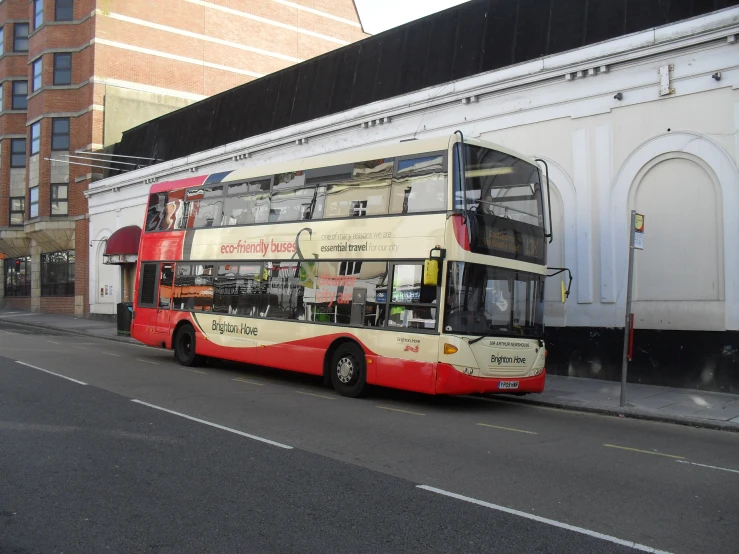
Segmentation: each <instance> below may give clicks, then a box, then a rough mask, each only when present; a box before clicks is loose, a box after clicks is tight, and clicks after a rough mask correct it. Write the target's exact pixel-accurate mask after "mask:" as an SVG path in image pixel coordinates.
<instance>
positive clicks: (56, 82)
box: [52, 52, 72, 87]
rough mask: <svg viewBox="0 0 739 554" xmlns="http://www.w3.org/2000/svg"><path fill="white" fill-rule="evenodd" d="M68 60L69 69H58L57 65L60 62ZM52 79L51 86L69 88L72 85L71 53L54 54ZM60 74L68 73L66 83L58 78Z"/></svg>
mask: <svg viewBox="0 0 739 554" xmlns="http://www.w3.org/2000/svg"><path fill="white" fill-rule="evenodd" d="M64 59H68V60H69V67H59V63H60V61H61V60H64ZM53 63H54V77H53V81H52V83H53V85H54V86H55V87H63V86H69V85H71V84H72V53H71V52H57V53H55V54H54V62H53ZM62 72H69V79H68V82H61V81H62V80H61V79H59V78H58V76H59V74H60V73H62Z"/></svg>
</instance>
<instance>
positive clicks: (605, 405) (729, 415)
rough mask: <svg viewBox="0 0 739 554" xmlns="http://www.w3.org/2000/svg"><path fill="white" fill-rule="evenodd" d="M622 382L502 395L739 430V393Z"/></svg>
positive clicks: (558, 382)
mask: <svg viewBox="0 0 739 554" xmlns="http://www.w3.org/2000/svg"><path fill="white" fill-rule="evenodd" d="M0 322H7V323H16V324H21V325H27V326H31V327H37V328H42V329H50V330H55V331H65V332H68V333H74V334H78V335H85V336H91V337H96V338H100V339H107V340H115V341H119V342H126V343H131V344H140V343H138V342H137V341H135V340H133V339H132V338H130V337H126V336H121V335H118V334H117V331H116V324H115V323H114V322H111V321H103V320H96V319H84V318H76V317H70V316H63V315H54V314H40V313H31V312H21V311H14V310H6V309H0ZM620 394H621V383H614V382H613V381H600V380H597V379H582V378H578V377H563V376H559V375H548V376H547V385H546V389H545V391H544V392H543V393H542V394H532V395H527V396H510V395H500V396H497V397H496V398H499V399H501V400H506V401H509V402H519V403H522V404H535V405H539V406H550V407H554V408H560V409H565V410H575V411H581V412H593V413H600V414H606V415H614V416H620V417H630V418H637V419H648V420H652V421H663V422H668V423H677V424H680V425H690V426H694V427H703V428H708V429H720V430H727V431H735V432H739V395H736V394H724V393H719V392H703V391H697V390H690V389H676V388H670V387H657V386H654V385H639V384H635V383H629V384H627V386H626V402H627V405H626V407H625V408H620V407H619V400H620Z"/></svg>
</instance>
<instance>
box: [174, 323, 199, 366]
mask: <svg viewBox="0 0 739 554" xmlns="http://www.w3.org/2000/svg"><path fill="white" fill-rule="evenodd" d="M174 357H175V358H176V359H177V361H178V362H179V363H180V365H184V366H186V367H192V366H194V365H197V364H198V362H199V360H200V356H198V355H197V354H195V329H193V328H192V325H183V326H182V327H181V328H180V330H179V331H177V335H175V338H174Z"/></svg>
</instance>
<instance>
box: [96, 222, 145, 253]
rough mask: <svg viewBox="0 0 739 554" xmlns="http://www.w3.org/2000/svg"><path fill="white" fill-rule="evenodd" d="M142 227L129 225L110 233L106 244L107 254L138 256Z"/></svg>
mask: <svg viewBox="0 0 739 554" xmlns="http://www.w3.org/2000/svg"><path fill="white" fill-rule="evenodd" d="M139 240H141V227H139V226H138V225H129V226H128V227H123V228H122V229H118V230H117V231H116V232H115V233H113V234H112V235H110V238H109V239H108V242H107V243H106V245H105V254H104V255H105V256H132V255H133V256H136V255H137V254H138V253H139Z"/></svg>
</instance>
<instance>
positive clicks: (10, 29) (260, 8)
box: [0, 0, 366, 315]
mask: <svg viewBox="0 0 739 554" xmlns="http://www.w3.org/2000/svg"><path fill="white" fill-rule="evenodd" d="M365 36H366V34H365V33H364V32H363V31H362V28H361V24H360V22H359V17H358V15H357V12H356V9H355V7H354V3H353V1H352V0H296V1H294V2H292V1H287V0H208V1H206V0H159V1H158V2H156V9H152V3H151V2H147V1H145V0H0V253H2V255H4V259H3V260H0V262H1V263H2V271H3V286H2V287H0V303H2V305H4V306H5V307H11V308H17V309H23V310H32V311H42V312H55V313H67V314H76V315H85V314H86V313H87V311H88V309H89V294H90V291H89V290H88V289H89V284H88V253H89V248H90V244H91V242H90V237H89V233H88V229H89V225H88V221H87V218H88V216H87V199H86V197H85V195H84V192H85V190H87V188H88V187H89V185H90V183H92V182H93V181H95V180H97V179H99V178H101V177H102V175H103V172H104V170H105V169H106V168H107V167H110V165H111V164H110V163H109V161H110V160H111V157H110V156H107V155H105V152H106V150H105V149H106V147H108V146H109V145H112V144H114V143H116V142H118V141H119V140H120V138H121V134H122V133H123V131H125V130H126V129H129V128H130V127H133V126H135V125H137V124H139V123H141V122H144V121H148V120H150V119H152V118H154V117H157V116H160V115H163V114H165V113H168V112H170V111H172V110H175V109H178V108H181V107H183V106H186V105H188V104H190V103H193V102H196V101H198V100H201V99H203V98H206V97H208V96H212V95H214V94H218V93H220V92H222V91H225V90H228V89H232V88H233V87H235V86H238V85H241V84H243V83H245V82H248V81H250V80H253V79H256V78H258V77H261V76H262V75H265V74H269V73H272V72H274V71H278V70H280V69H283V68H285V67H287V66H290V65H293V64H295V63H298V62H301V61H303V60H306V59H309V58H312V57H314V56H317V55H320V54H323V53H325V52H328V51H330V50H333V49H335V48H338V47H340V46H343V45H346V44H349V43H351V42H354V41H356V40H359V39H362V38H364V37H365ZM115 159H116V160H117V161H116V162H115V163H114V164H113V165H114V166H115V165H116V164H117V167H119V168H120V167H128V166H125V164H126V163H131V162H130V161H129V160H126V159H125V158H115ZM137 163H140V161H137ZM129 168H130V167H129ZM0 257H2V256H0ZM112 263H116V262H112ZM95 292H96V294H97V291H95ZM107 292H109V293H110V294H113V292H112V291H104V294H105V293H107Z"/></svg>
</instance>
